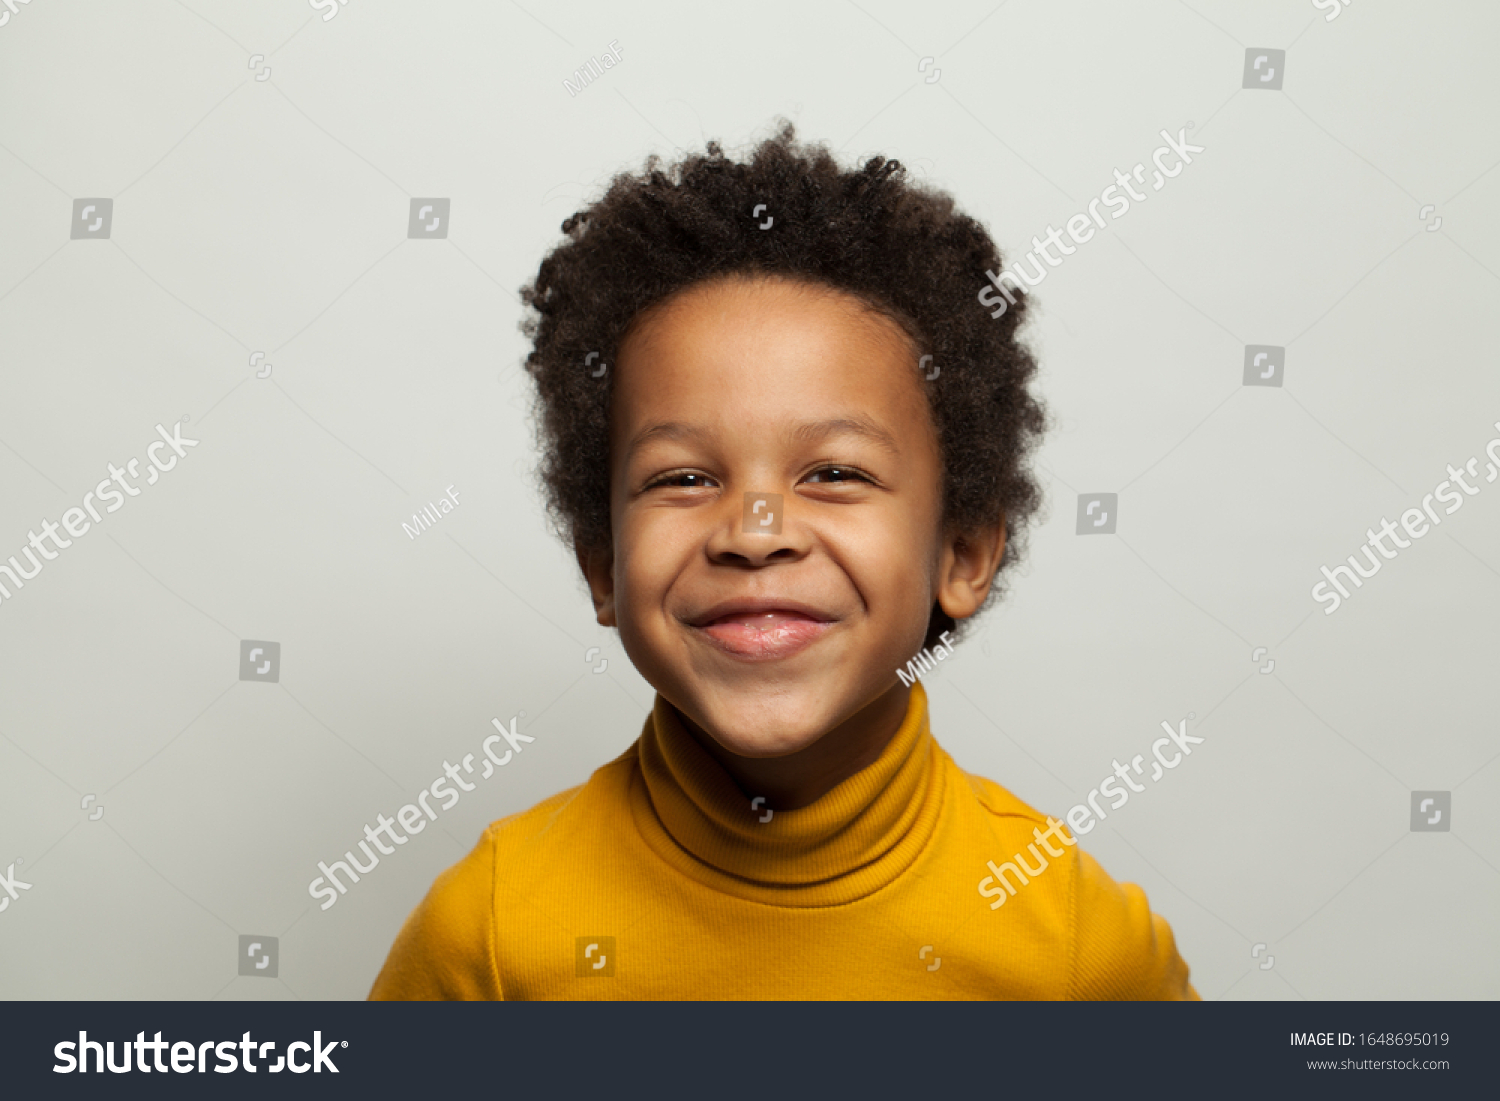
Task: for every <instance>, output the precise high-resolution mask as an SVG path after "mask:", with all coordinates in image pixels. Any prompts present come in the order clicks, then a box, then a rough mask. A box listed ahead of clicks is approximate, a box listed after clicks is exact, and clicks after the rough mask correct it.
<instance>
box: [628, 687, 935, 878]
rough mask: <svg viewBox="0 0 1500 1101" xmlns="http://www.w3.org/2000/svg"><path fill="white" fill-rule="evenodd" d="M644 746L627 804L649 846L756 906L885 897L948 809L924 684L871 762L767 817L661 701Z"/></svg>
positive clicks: (643, 739) (642, 742) (680, 867)
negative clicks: (810, 800)
mask: <svg viewBox="0 0 1500 1101" xmlns="http://www.w3.org/2000/svg"><path fill="white" fill-rule="evenodd" d="M637 749H638V760H639V762H640V774H639V776H638V777H637V779H636V780H635V781H634V782H633V783H632V786H631V792H630V805H631V814H632V817H633V818H634V821H635V825H636V828H637V829H638V830H639V831H640V834H641V836H642V837H643V838H644V839H645V841H646V843H647V844H648V845H650V847H651V848H652V849H653V850H654V851H655V852H656V853H657V855H658V856H660V857H661V858H662V859H664V860H666V861H667V862H669V863H670V864H672V865H673V866H674V867H676V868H677V869H678V870H679V871H681V872H683V873H684V874H685V875H688V876H691V877H692V878H694V879H696V880H698V881H699V882H701V883H704V884H706V885H708V886H711V887H715V888H717V889H719V890H721V891H724V892H725V893H727V894H731V895H735V896H737V897H740V898H745V899H750V900H753V901H757V902H766V903H771V904H774V905H782V906H836V905H839V904H841V903H845V902H851V901H853V900H855V899H857V898H862V897H864V896H866V895H869V894H872V893H874V892H875V891H878V890H879V889H880V888H882V887H884V886H886V885H887V884H889V883H890V882H892V881H893V880H894V879H895V878H896V877H897V876H899V875H900V874H901V873H902V872H903V871H905V870H906V869H907V868H908V867H909V866H910V865H911V863H912V861H914V860H915V859H916V858H917V855H918V854H919V853H920V852H921V851H922V848H923V846H925V845H926V843H927V841H928V840H929V839H930V838H931V836H932V833H933V830H934V829H935V828H936V826H937V821H938V814H939V811H940V810H941V809H942V802H943V794H944V790H943V788H944V777H945V775H946V773H945V770H944V769H943V768H942V767H941V763H940V761H939V759H938V758H939V756H940V755H941V753H942V751H941V750H940V749H938V748H937V745H936V743H935V742H934V741H933V738H932V733H931V731H930V729H929V727H928V722H927V695H926V693H925V692H924V691H923V689H922V686H921V684H920V683H918V684H915V685H913V686H912V689H911V697H910V702H909V703H908V705H907V711H906V717H905V719H903V720H902V723H901V726H900V728H899V729H898V730H897V731H896V733H895V735H894V736H893V737H892V738H891V740H890V741H889V742H888V743H887V744H886V747H885V749H884V750H882V751H881V754H880V756H879V757H878V758H876V760H875V761H874V762H873V763H871V764H870V765H869V766H867V767H866V768H864V769H862V770H861V771H859V772H857V773H855V774H854V775H853V776H851V777H849V778H848V779H847V780H844V781H843V782H842V783H840V784H839V785H838V786H837V787H835V788H833V790H831V791H829V792H827V793H826V794H824V795H823V796H822V797H821V798H819V799H818V800H817V801H816V802H813V803H811V804H809V805H808V806H806V807H802V808H801V809H798V810H776V809H775V808H774V807H772V808H770V809H771V810H772V811H773V812H774V813H773V816H772V818H771V820H770V821H768V822H762V821H761V820H760V819H761V818H762V817H763V816H764V814H765V810H766V806H765V804H764V803H762V804H760V805H759V806H758V807H756V808H754V809H752V807H751V799H750V798H749V797H747V796H745V795H744V794H743V793H742V792H741V791H740V789H739V787H738V786H737V785H736V784H735V782H734V780H733V779H732V778H731V777H730V775H729V773H727V772H726V771H725V770H724V768H723V766H721V765H720V764H719V762H718V761H716V760H714V758H713V757H712V756H710V755H709V754H708V752H707V751H705V750H704V749H703V747H702V746H700V745H699V744H698V743H697V741H696V740H694V738H693V736H692V735H691V734H689V733H688V731H687V730H686V729H685V728H684V727H683V725H682V721H681V720H680V718H679V717H678V715H677V713H676V711H675V710H674V709H673V708H672V706H671V705H670V704H668V703H667V701H666V700H664V699H662V698H661V696H659V695H658V696H657V697H656V705H655V707H654V708H653V709H652V713H651V715H650V717H649V718H648V719H647V720H646V725H645V729H644V730H643V731H642V732H641V738H640V741H639V742H637Z"/></svg>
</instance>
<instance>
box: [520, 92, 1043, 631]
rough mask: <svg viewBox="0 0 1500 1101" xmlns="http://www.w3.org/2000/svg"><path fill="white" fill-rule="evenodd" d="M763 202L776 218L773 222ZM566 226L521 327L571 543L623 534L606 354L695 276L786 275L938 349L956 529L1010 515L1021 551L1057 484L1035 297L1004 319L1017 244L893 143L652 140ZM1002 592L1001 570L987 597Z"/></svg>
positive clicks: (950, 627)
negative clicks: (831, 145) (1047, 461)
mask: <svg viewBox="0 0 1500 1101" xmlns="http://www.w3.org/2000/svg"><path fill="white" fill-rule="evenodd" d="M761 204H764V205H765V211H766V212H768V213H769V214H770V216H771V217H772V218H773V219H774V221H773V226H774V229H772V230H770V231H763V230H761V229H760V228H759V226H760V224H761V221H762V217H761V216H760V214H761V212H760V211H758V210H757V209H756V208H757V207H759V206H760V205H761ZM562 232H563V233H564V234H566V235H567V238H568V240H567V241H565V242H564V243H562V244H560V245H558V246H557V247H556V248H555V249H553V250H552V252H551V253H549V254H548V255H547V256H546V258H545V259H543V261H542V263H541V266H540V268H539V269H538V271H537V275H536V279H535V280H534V281H533V282H531V283H530V284H528V285H527V286H525V287H523V288H522V290H521V296H522V300H523V301H524V302H525V304H526V305H527V306H528V307H529V308H530V309H529V311H528V314H527V316H526V317H525V319H524V320H523V321H522V323H521V331H522V332H523V333H524V334H525V335H526V336H527V338H529V339H530V340H531V342H532V350H531V353H530V354H529V355H528V356H527V357H526V370H527V372H528V373H529V374H530V376H531V378H532V380H533V382H534V383H535V384H536V409H535V412H536V427H537V435H538V444H539V447H540V450H541V454H542V462H541V470H540V475H541V482H542V488H543V492H544V495H545V498H546V501H547V506H548V512H549V515H550V517H551V519H552V522H553V526H554V530H555V531H556V533H557V534H558V535H559V536H560V537H561V538H562V539H564V540H565V541H566V542H568V543H570V544H572V545H575V546H581V547H584V548H588V549H592V548H602V547H608V546H609V543H610V538H611V529H610V512H609V499H610V498H609V478H608V474H607V472H608V470H609V412H610V392H611V385H610V379H611V377H612V372H610V371H608V370H606V371H604V372H603V373H602V374H601V373H600V372H599V370H598V365H599V364H606V365H607V364H611V363H613V362H614V360H615V355H616V352H617V350H618V348H619V347H620V345H621V343H622V342H623V340H624V339H625V337H626V336H627V335H628V333H629V332H630V330H631V327H632V325H633V323H638V322H639V320H640V319H641V317H642V316H643V311H646V310H648V309H649V308H652V307H659V306H661V305H662V304H664V303H665V302H666V301H667V299H669V298H670V297H671V296H673V295H675V294H676V293H678V292H680V291H683V290H685V289H686V288H688V287H691V286H694V285H695V284H699V283H703V282H705V281H708V280H711V279H719V278H726V277H736V276H743V277H752V278H753V277H757V276H780V277H783V278H790V279H794V280H799V281H803V282H808V283H813V284H821V285H824V286H827V287H832V288H834V289H837V290H840V291H843V292H845V293H847V294H849V295H852V296H854V297H855V298H857V299H859V300H860V301H861V302H862V303H864V304H865V305H866V306H868V307H869V308H870V309H872V310H873V311H875V312H877V313H880V314H883V315H885V316H887V317H890V318H891V319H893V320H894V321H896V322H897V323H898V324H899V325H900V326H901V328H902V329H903V331H904V332H905V333H906V335H907V336H908V338H909V339H910V340H911V341H912V343H913V346H914V347H916V348H918V349H921V350H922V351H923V353H924V354H930V355H932V356H933V357H934V358H933V360H932V361H931V362H932V364H933V365H934V366H935V367H936V368H937V377H936V378H934V379H932V380H931V381H929V382H926V383H925V384H924V385H926V386H927V387H928V395H929V399H928V400H929V405H930V407H931V412H932V419H933V423H934V425H935V426H936V429H937V435H938V440H939V445H940V449H941V454H942V460H943V520H944V525H945V529H946V530H947V531H949V532H957V533H960V534H961V533H963V532H966V531H975V530H978V529H979V528H981V527H983V526H985V525H989V524H993V523H995V522H996V521H997V520H998V519H999V518H1000V517H1002V516H1003V517H1004V520H1005V532H1006V544H1005V554H1004V556H1003V558H1002V559H1001V563H1000V566H1001V572H1003V571H1004V569H1005V568H1006V567H1008V566H1010V565H1012V564H1014V563H1015V562H1016V561H1018V560H1019V559H1020V557H1021V556H1022V554H1023V553H1024V547H1023V546H1021V545H1020V544H1019V543H1018V538H1019V537H1021V536H1022V535H1023V533H1024V530H1025V527H1026V525H1027V523H1028V521H1029V520H1030V519H1031V517H1032V514H1033V513H1034V512H1035V511H1036V510H1037V508H1038V506H1039V505H1040V504H1041V499H1042V494H1041V488H1040V486H1039V485H1038V484H1037V482H1036V480H1035V478H1034V477H1033V475H1032V472H1031V470H1030V468H1029V464H1028V459H1029V456H1030V454H1031V452H1032V451H1033V449H1034V448H1035V446H1036V445H1037V443H1038V442H1040V438H1041V435H1042V433H1043V432H1044V431H1045V430H1046V428H1047V421H1048V417H1047V414H1046V411H1045V410H1044V408H1043V406H1042V405H1041V404H1040V403H1039V402H1038V401H1037V400H1036V399H1034V398H1033V397H1032V395H1031V394H1030V393H1029V392H1028V389H1027V387H1028V384H1029V382H1030V380H1031V378H1032V376H1033V374H1034V373H1035V371H1036V362H1035V360H1034V359H1033V358H1032V355H1031V352H1030V351H1029V350H1028V349H1027V347H1026V346H1025V345H1024V344H1022V343H1021V342H1020V341H1019V340H1018V339H1017V337H1016V331H1017V329H1018V327H1019V326H1020V324H1021V322H1022V321H1023V320H1024V319H1025V316H1026V298H1025V296H1024V295H1023V296H1021V297H1020V299H1019V300H1018V301H1016V302H1015V304H1014V305H1012V306H1010V308H1009V309H1007V310H1006V311H1005V312H1004V313H1003V314H1002V315H1001V316H1000V317H999V318H995V319H992V317H991V314H990V312H989V310H987V309H986V308H984V307H983V306H981V305H980V304H979V303H978V302H977V300H976V290H977V289H978V288H979V287H981V286H983V285H987V284H986V276H985V274H984V273H985V271H986V270H987V269H993V270H996V271H998V270H999V268H1000V264H1001V258H1000V252H999V249H998V248H997V247H996V245H995V243H994V242H993V241H992V240H991V239H990V236H989V234H988V233H986V232H985V230H984V228H983V227H982V226H981V225H980V224H979V223H978V222H977V221H975V220H974V219H973V218H970V217H969V216H967V215H965V214H963V213H961V212H960V211H958V210H957V209H956V207H955V204H954V201H953V198H952V197H951V196H950V195H948V194H946V193H944V192H942V191H939V190H937V189H935V188H931V187H928V186H926V185H924V184H920V183H915V182H912V181H909V180H908V179H907V176H906V170H905V169H904V168H903V167H902V166H901V163H900V162H899V161H895V160H888V159H886V158H885V157H880V156H873V157H871V158H869V159H868V160H866V161H865V163H864V164H863V165H862V166H860V167H858V168H855V169H850V170H847V171H846V170H844V169H842V168H840V167H839V165H838V163H837V162H836V160H835V159H834V157H833V154H832V153H830V152H829V151H828V149H827V147H826V146H824V145H821V144H815V145H802V144H799V143H798V142H797V141H796V134H795V128H794V127H793V126H792V124H791V123H790V122H787V121H786V120H784V119H783V120H780V125H779V126H778V128H777V130H776V132H775V134H774V136H772V137H770V138H768V139H766V140H765V141H763V142H761V143H760V144H759V145H757V146H756V147H755V148H754V149H753V150H752V152H751V156H750V158H749V160H748V161H745V162H741V161H736V160H732V159H730V158H728V157H726V156H725V155H724V153H723V151H722V149H721V147H720V145H719V143H718V142H715V141H710V142H708V143H707V149H706V152H705V153H704V154H703V155H688V156H686V157H684V158H683V159H682V160H681V161H679V162H678V163H676V164H674V165H670V166H668V167H667V168H666V169H665V170H663V169H662V168H661V162H660V158H659V157H657V156H655V155H654V154H653V155H652V156H650V157H648V158H647V160H646V163H645V167H644V169H643V170H642V172H641V174H640V175H633V174H630V173H621V174H619V175H617V176H616V177H615V178H614V179H613V180H612V181H611V182H610V185H609V188H608V190H607V191H606V192H605V194H604V196H603V197H602V198H600V199H599V200H598V201H596V202H594V203H592V204H591V205H589V206H587V207H586V208H584V209H583V210H580V211H578V212H577V213H575V214H573V215H572V217H570V218H568V219H567V220H566V221H565V222H563V224H562ZM590 353H597V355H591V354H590ZM913 370H916V367H915V365H914V367H913ZM1002 592H1003V586H1002V584H1001V582H1000V579H999V576H998V574H997V577H996V581H995V584H994V585H993V586H992V588H991V591H990V594H989V597H988V599H987V600H986V602H985V606H986V607H988V605H989V603H990V602H991V601H993V600H995V599H998V598H999V596H1000V595H1001V593H1002ZM966 622H967V621H966ZM943 631H949V632H951V633H952V634H953V636H954V637H955V638H958V637H962V633H963V632H962V630H961V628H960V627H959V625H958V624H956V623H955V622H954V621H953V619H952V618H950V617H949V616H948V615H947V614H946V613H944V612H943V610H942V609H941V607H939V606H938V605H937V604H936V603H934V605H933V611H932V616H931V618H930V621H929V623H928V631H927V645H932V643H933V642H934V641H935V640H936V639H937V638H938V636H939V634H940V633H941V632H943Z"/></svg>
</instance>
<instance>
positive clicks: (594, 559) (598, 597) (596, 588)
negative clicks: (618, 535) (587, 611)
mask: <svg viewBox="0 0 1500 1101" xmlns="http://www.w3.org/2000/svg"><path fill="white" fill-rule="evenodd" d="M573 553H574V554H576V555H577V556H578V568H579V569H581V570H582V571H583V577H584V580H585V581H587V582H588V583H589V593H590V595H591V596H593V598H594V618H595V619H597V620H598V621H599V625H600V626H601V627H614V626H616V623H615V552H614V548H613V547H607V546H606V547H593V548H589V547H585V546H583V544H581V543H574V544H573Z"/></svg>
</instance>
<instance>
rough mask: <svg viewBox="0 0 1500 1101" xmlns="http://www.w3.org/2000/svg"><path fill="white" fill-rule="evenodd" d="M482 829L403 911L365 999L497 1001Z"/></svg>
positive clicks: (489, 840)
mask: <svg viewBox="0 0 1500 1101" xmlns="http://www.w3.org/2000/svg"><path fill="white" fill-rule="evenodd" d="M491 833H492V831H491V830H486V831H485V833H484V835H483V836H482V837H481V838H480V840H479V844H478V845H476V846H474V849H473V851H472V852H470V853H469V855H468V856H466V857H464V858H463V859H462V860H460V861H459V862H458V863H457V864H455V865H453V867H451V868H449V869H448V870H447V871H445V872H444V873H443V874H442V875H440V876H438V878H437V880H436V882H434V883H433V885H432V889H431V890H430V891H428V892H427V897H426V898H424V899H423V900H422V901H421V903H420V904H419V905H418V906H417V908H416V909H415V910H413V911H412V912H411V914H410V916H408V917H407V919H406V923H405V924H404V925H402V927H401V932H400V933H399V934H397V936H396V943H395V944H393V945H392V946H391V951H390V954H389V955H388V956H387V957H386V960H385V966H384V967H382V968H381V969H380V974H379V975H377V976H376V977H375V985H374V986H372V987H371V988H370V995H369V1000H370V1001H484V1000H491V1001H500V1000H503V998H504V996H505V995H504V993H503V992H502V990H501V986H500V974H499V969H498V967H497V965H496V962H495V901H494V900H495V892H494V880H495V843H494V838H493V837H492V836H491Z"/></svg>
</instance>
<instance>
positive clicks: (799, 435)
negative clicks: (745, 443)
mask: <svg viewBox="0 0 1500 1101" xmlns="http://www.w3.org/2000/svg"><path fill="white" fill-rule="evenodd" d="M706 435H707V432H706V431H705V430H704V429H702V428H700V427H698V426H696V425H691V424H683V423H682V422H680V421H664V422H662V423H660V424H653V425H651V426H650V427H649V428H646V429H643V430H642V431H640V432H638V433H636V435H635V438H634V439H632V440H631V441H630V443H629V444H627V445H626V448H625V454H626V455H627V456H629V455H633V454H634V453H635V452H636V451H637V450H639V449H640V448H642V447H644V446H645V445H646V444H648V443H651V442H653V441H655V440H682V439H688V440H702V439H703V438H704V437H705V436H706ZM844 435H849V436H858V437H860V438H862V439H866V440H869V441H870V442H871V443H873V444H874V445H875V446H877V447H879V448H881V449H882V450H884V451H887V452H889V453H890V454H892V455H900V453H901V449H900V447H899V445H898V444H897V442H896V437H895V436H893V435H891V434H890V433H889V432H887V431H886V430H885V429H884V428H881V427H880V425H878V424H876V423H875V422H874V421H873V420H871V419H870V418H869V417H867V416H865V415H863V414H855V415H853V416H848V417H835V418H833V419H831V420H826V421H805V422H803V423H802V424H799V425H796V426H795V427H794V428H792V430H791V432H790V433H789V438H790V439H791V440H792V441H793V442H796V443H818V442H820V441H823V440H826V439H829V438H830V437H833V436H844Z"/></svg>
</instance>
